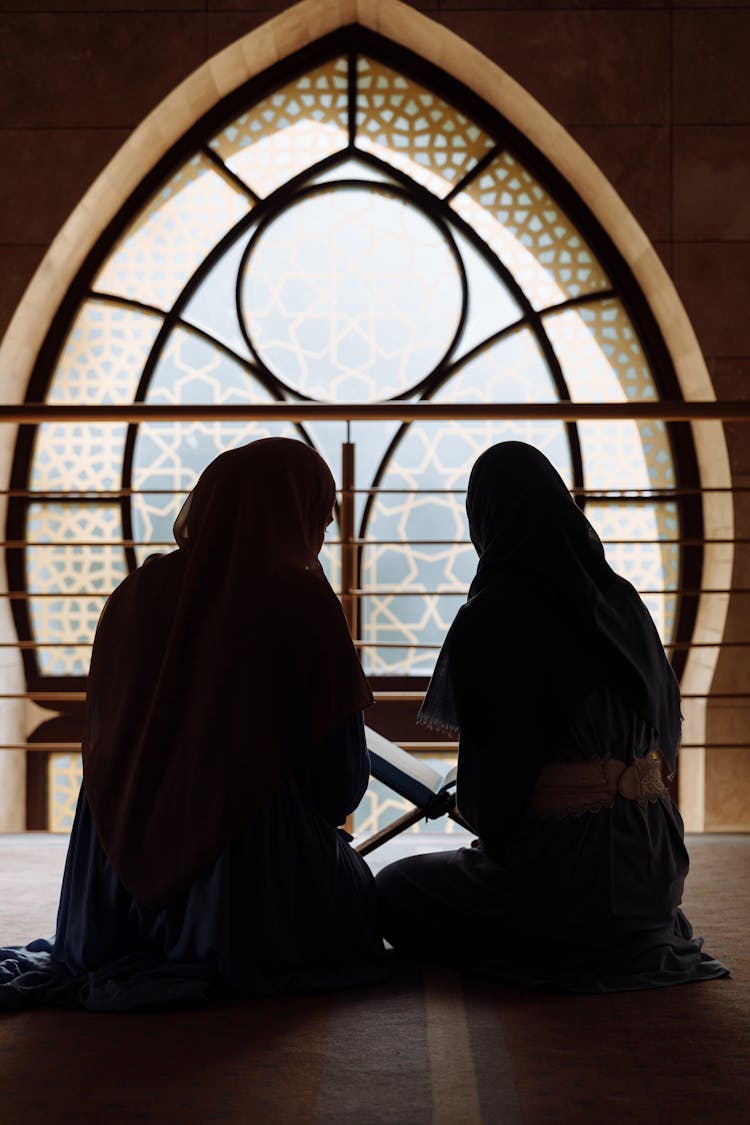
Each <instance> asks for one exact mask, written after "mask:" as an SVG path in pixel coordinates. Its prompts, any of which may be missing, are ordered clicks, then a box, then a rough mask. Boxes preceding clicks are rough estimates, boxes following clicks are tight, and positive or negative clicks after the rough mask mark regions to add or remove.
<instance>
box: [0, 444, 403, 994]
mask: <svg viewBox="0 0 750 1125" xmlns="http://www.w3.org/2000/svg"><path fill="white" fill-rule="evenodd" d="M334 500H335V486H334V481H333V478H332V476H331V473H330V470H329V469H328V467H327V465H326V464H325V462H324V461H323V460H322V458H320V457H319V456H318V454H317V453H315V452H314V451H313V450H311V449H310V448H309V447H307V446H306V445H304V444H303V443H302V442H298V441H290V440H288V439H284V438H268V439H264V440H261V441H256V442H253V443H252V444H250V445H247V446H244V447H242V448H240V449H235V450H232V451H230V452H228V453H224V454H222V455H221V456H220V457H218V458H217V459H216V460H215V461H213V462H212V464H210V465H209V466H208V468H207V469H206V470H205V472H204V473H203V474H202V476H201V478H200V480H199V481H198V484H197V485H196V487H195V489H194V491H193V492H192V493H191V495H190V497H189V498H188V501H187V502H186V504H185V505H184V506H183V509H182V512H181V513H180V516H179V517H178V520H177V522H176V524H175V538H176V539H177V542H178V545H179V550H177V551H174V552H172V553H171V554H167V555H162V556H153V557H152V558H151V559H150V560H147V562H146V563H145V564H144V565H143V566H141V567H140V568H139V569H138V570H136V571H135V572H134V573H133V574H131V575H130V576H129V577H128V578H126V579H125V581H124V582H123V583H122V585H121V586H119V587H118V589H117V590H115V592H114V593H113V594H112V596H111V598H110V599H109V601H108V603H107V605H106V607H105V609H104V612H103V614H102V617H101V620H100V622H99V626H98V629H97V633H96V638H95V641H94V648H93V654H92V660H91V669H90V674H89V683H88V703H87V709H86V718H85V727H84V737H83V766H84V778H83V787H82V790H81V796H80V799H79V804H78V810H77V814H76V820H75V824H74V827H73V832H72V836H71V840H70V847H69V851H68V859H67V864H66V868H65V875H64V879H63V887H62V893H61V899H60V907H59V912H58V919H57V933H56V936H55V938H54V940H53V941H52V942H51V943H50V942H46V941H39V942H33V943H32V944H31V945H30V946H27V947H24V948H22V949H6V950H1V951H0V1005H5V1006H15V1005H18V1004H21V1003H31V1002H36V1003H61V1004H69V1005H82V1006H84V1007H87V1008H92V1009H127V1008H131V1007H143V1006H150V1005H159V1004H163V1003H168V1002H189V1001H194V1000H198V999H202V998H204V997H206V996H208V995H210V994H212V993H220V992H222V991H224V992H232V993H240V994H255V995H258V994H266V995H268V994H274V993H284V992H300V991H303V992H304V991H312V990H316V989H321V988H329V987H337V986H343V985H351V984H361V983H365V982H368V981H372V980H376V979H380V978H382V976H383V945H382V940H381V939H380V937H379V936H378V934H377V925H376V913H375V894H374V884H373V882H372V877H371V875H370V872H369V870H368V868H367V867H366V865H365V864H364V861H363V860H362V859H361V858H360V857H359V856H358V855H357V854H356V853H355V852H354V851H353V850H352V849H351V848H350V847H349V845H348V843H347V842H346V836H345V834H344V833H342V832H341V831H340V830H339V829H338V827H337V826H338V825H340V824H342V823H343V821H344V819H345V818H346V816H347V815H348V813H349V812H351V811H352V810H353V809H354V808H355V807H356V806H357V804H358V803H359V801H360V799H361V797H362V795H363V793H364V791H365V789H366V786H367V780H368V776H369V758H368V754H367V749H366V746H365V741H364V727H363V722H362V709H363V707H366V706H367V705H368V704H369V703H370V702H371V700H372V697H371V694H370V691H369V689H368V687H367V683H366V681H365V678H364V676H363V674H362V671H361V668H360V665H359V661H358V660H357V656H356V653H355V651H354V647H353V645H352V642H351V638H350V636H349V632H348V629H347V625H346V621H345V619H344V616H343V613H342V610H341V607H340V605H339V602H338V600H337V598H336V596H335V594H334V593H333V591H332V589H331V587H330V586H329V584H328V582H327V581H326V579H325V577H324V575H323V572H322V570H321V567H320V564H319V562H318V557H317V556H318V552H319V551H320V549H321V546H322V543H323V535H324V532H325V528H326V525H327V524H328V523H329V522H330V520H331V518H332V508H333V504H334Z"/></svg>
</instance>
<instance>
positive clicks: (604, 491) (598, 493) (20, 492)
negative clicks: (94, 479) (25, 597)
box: [0, 484, 750, 503]
mask: <svg viewBox="0 0 750 1125" xmlns="http://www.w3.org/2000/svg"><path fill="white" fill-rule="evenodd" d="M190 491H191V490H190V489H189V488H115V489H101V490H98V489H81V488H71V489H60V488H52V489H46V490H45V489H31V488H0V496H9V497H12V498H13V499H16V500H37V501H41V502H45V501H47V502H49V503H55V502H57V501H59V500H82V501H83V500H86V501H88V500H122V499H125V498H127V497H129V496H187V494H188V492H190ZM347 491H348V492H351V493H352V494H353V495H355V496H373V495H377V496H406V495H409V496H412V495H413V496H465V495H466V489H465V488H352V489H347ZM570 491H571V492H572V493H573V495H574V496H585V497H587V498H588V499H589V500H629V501H632V502H644V503H648V502H649V501H652V500H671V499H672V498H673V497H675V496H698V495H700V494H701V493H704V492H707V493H714V492H718V493H723V492H730V493H740V492H750V485H747V486H745V485H735V484H729V485H726V486H706V487H705V488H700V487H695V488H687V487H685V488H683V487H677V488H571V489H570ZM337 492H339V493H341V489H340V488H339V489H337Z"/></svg>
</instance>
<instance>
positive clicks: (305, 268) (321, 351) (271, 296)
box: [238, 185, 464, 402]
mask: <svg viewBox="0 0 750 1125" xmlns="http://www.w3.org/2000/svg"><path fill="white" fill-rule="evenodd" d="M463 288H464V285H463V272H462V266H461V263H460V259H459V257H458V253H457V251H456V248H455V245H454V244H453V242H452V240H451V239H450V237H449V235H448V234H447V232H445V231H444V229H443V228H442V226H440V225H438V223H436V222H434V221H433V220H432V219H431V218H429V217H428V216H427V215H426V214H425V213H424V212H423V211H422V210H420V208H419V207H417V206H415V204H413V203H411V202H409V201H408V200H406V199H404V198H403V197H402V196H401V195H400V194H398V193H396V192H394V191H387V190H383V189H382V188H380V187H378V188H374V187H370V186H367V187H365V186H362V187H359V186H354V187H352V186H349V185H339V186H338V187H336V188H326V189H325V190H321V191H315V192H312V193H309V194H306V195H304V196H303V197H302V198H301V199H299V200H298V201H297V202H296V203H293V204H292V205H291V206H289V207H288V208H287V209H286V210H284V211H283V212H282V213H281V214H280V215H278V216H276V217H274V218H273V219H271V220H270V221H269V222H268V223H266V224H265V225H264V226H262V227H261V228H260V229H259V231H258V233H257V235H256V236H255V238H254V239H253V240H252V241H251V242H250V244H249V246H248V250H247V253H246V255H245V258H244V261H243V264H242V267H241V277H240V285H239V290H238V293H239V310H238V311H239V315H240V319H241V321H242V323H243V327H244V330H245V332H246V334H247V338H248V342H249V343H250V346H251V347H252V349H253V351H254V352H255V354H256V355H257V356H258V358H259V359H260V360H261V362H262V363H263V364H264V365H265V366H266V367H267V368H268V369H269V370H270V371H271V372H272V373H273V374H274V375H275V376H276V377H277V378H278V379H280V380H281V382H282V383H284V384H286V386H287V387H288V388H289V389H290V390H292V391H296V392H298V393H300V394H302V395H305V396H309V397H311V398H316V399H323V400H325V401H339V402H371V401H374V400H378V399H385V398H390V397H392V396H394V395H399V394H403V393H404V392H405V391H408V390H409V389H410V388H411V387H414V386H415V385H416V384H418V383H419V382H421V380H422V379H424V378H425V376H426V375H428V374H429V373H430V372H431V371H432V370H433V369H434V368H435V367H436V366H437V365H438V363H439V362H440V361H441V359H443V357H444V356H445V355H446V354H447V353H448V352H449V351H450V349H451V347H452V344H453V341H454V339H455V337H456V334H457V332H458V329H459V326H460V322H461V311H462V308H463V304H464V302H463Z"/></svg>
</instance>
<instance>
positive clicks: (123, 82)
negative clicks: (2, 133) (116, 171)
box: [0, 11, 206, 129]
mask: <svg viewBox="0 0 750 1125" xmlns="http://www.w3.org/2000/svg"><path fill="white" fill-rule="evenodd" d="M205 20H206V17H205V15H204V14H203V13H200V12H171V13H169V12H154V13H149V12H91V13H87V12H80V11H77V12H65V13H63V12H59V13H55V12H37V13H27V12H25V13H9V14H7V15H5V16H4V18H3V20H2V22H1V23H0V128H3V127H12V128H19V127H23V128H43V129H48V128H55V127H56V128H62V127H75V128H81V127H86V126H114V127H118V128H119V127H130V128H132V127H134V126H135V125H137V124H138V123H139V122H140V121H141V120H142V118H143V117H144V116H145V115H146V114H147V113H148V111H149V110H151V109H152V108H153V107H154V105H156V104H157V102H159V101H160V100H161V99H162V98H163V97H164V96H165V95H166V94H168V93H169V92H170V90H172V89H173V88H174V87H175V86H176V85H177V84H178V83H179V82H180V81H181V80H182V79H183V78H185V77H187V75H188V74H190V73H191V71H193V70H195V68H196V67H197V66H198V65H199V64H200V63H202V62H203V61H204V59H205V55H206V38H205V37H206V26H205Z"/></svg>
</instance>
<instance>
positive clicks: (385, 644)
mask: <svg viewBox="0 0 750 1125" xmlns="http://www.w3.org/2000/svg"><path fill="white" fill-rule="evenodd" d="M92 643H93V641H90V640H16V641H11V640H4V641H0V649H4V648H13V649H29V650H34V649H40V648H91V646H92ZM353 643H354V648H388V649H401V648H404V649H408V650H409V651H412V650H413V649H424V650H430V651H434V652H437V651H440V649H441V648H442V647H443V646H442V645H423V643H422V642H419V643H417V642H416V641H415V642H414V643H412V642H410V641H386V640H355V641H353ZM665 648H666V649H690V648H750V640H717V641H689V640H686V641H667V643H666V645H665Z"/></svg>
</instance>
